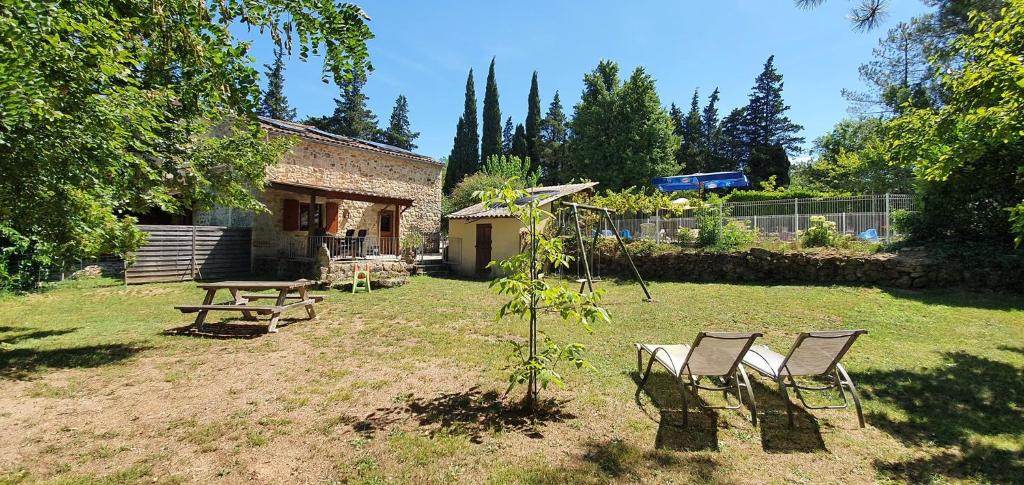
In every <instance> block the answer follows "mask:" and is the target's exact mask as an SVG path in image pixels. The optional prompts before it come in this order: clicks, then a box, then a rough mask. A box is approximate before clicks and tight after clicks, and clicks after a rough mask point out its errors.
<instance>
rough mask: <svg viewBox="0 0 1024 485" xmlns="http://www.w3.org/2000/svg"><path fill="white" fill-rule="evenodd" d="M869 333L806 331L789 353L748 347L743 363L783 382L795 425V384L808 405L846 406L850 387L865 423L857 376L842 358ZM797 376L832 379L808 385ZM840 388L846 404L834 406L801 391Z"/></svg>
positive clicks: (784, 399)
mask: <svg viewBox="0 0 1024 485" xmlns="http://www.w3.org/2000/svg"><path fill="white" fill-rule="evenodd" d="M865 333H868V332H867V330H836V331H828V332H805V333H801V334H800V335H798V336H797V338H796V342H794V343H793V347H792V348H791V349H790V350H789V354H787V355H782V354H780V353H778V352H775V351H773V350H772V349H769V348H768V347H767V346H765V345H756V346H753V347H751V348H750V350H749V351H747V353H746V355H745V356H744V357H743V364H744V365H745V366H747V367H750V368H751V369H753V370H754V371H757V372H758V373H760V374H761V375H764V376H765V377H770V378H771V379H773V380H774V381H775V382H776V383H777V384H778V385H779V393H781V394H782V400H783V401H784V402H785V403H786V415H787V417H788V418H789V425H790V426H793V408H794V406H795V405H794V404H793V402H792V401H790V399H789V393H788V392H787V390H786V389H787V388H792V389H793V391H794V392H795V393H796V396H797V398H799V399H800V402H801V403H803V405H804V407H806V408H808V409H843V408H846V407H848V406H849V402H848V401H847V398H846V391H847V390H849V391H850V396H851V397H852V398H853V405H854V408H856V410H857V419H858V420H859V421H860V426H861V427H862V428H863V427H864V413H863V411H861V407H860V396H859V395H858V394H857V388H856V387H854V385H853V380H852V379H850V375H849V374H847V373H846V369H844V368H843V365H842V364H840V363H839V361H840V360H841V359H842V358H843V356H844V355H846V351H848V350H850V346H851V345H853V342H854V341H855V340H857V337H858V336H860V335H862V334H865ZM797 377H825V378H828V379H829V382H828V384H827V385H825V386H816V387H815V386H805V385H801V384H798V383H797V381H796V378H797ZM830 389H837V390H839V395H840V396H841V397H842V404H840V405H833V406H811V405H809V404H807V401H805V400H804V397H803V395H802V394H800V391H826V390H830Z"/></svg>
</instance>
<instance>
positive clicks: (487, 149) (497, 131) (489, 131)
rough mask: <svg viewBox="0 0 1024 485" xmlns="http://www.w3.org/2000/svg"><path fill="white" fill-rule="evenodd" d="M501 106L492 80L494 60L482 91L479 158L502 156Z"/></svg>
mask: <svg viewBox="0 0 1024 485" xmlns="http://www.w3.org/2000/svg"><path fill="white" fill-rule="evenodd" d="M502 153H503V152H502V139H501V106H500V104H499V103H498V82H497V81H496V80H495V78H494V58H491V68H490V71H488V73H487V87H486V88H485V91H484V114H483V136H482V137H481V138H480V157H481V159H482V160H487V159H489V158H490V157H491V156H492V155H500V154H502Z"/></svg>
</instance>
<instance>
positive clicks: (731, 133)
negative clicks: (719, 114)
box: [718, 108, 749, 171]
mask: <svg viewBox="0 0 1024 485" xmlns="http://www.w3.org/2000/svg"><path fill="white" fill-rule="evenodd" d="M745 118H746V110H745V109H744V108H736V109H734V110H732V111H731V112H730V113H729V115H728V116H726V117H725V118H724V119H722V123H721V124H720V125H719V132H720V133H721V135H720V136H721V138H720V140H721V144H720V145H719V150H718V154H719V157H720V159H719V165H718V167H719V170H724V171H730V170H740V169H742V168H744V167H745V165H746V161H747V155H748V147H749V143H748V141H747V138H746V134H745V132H744V126H743V123H744V119H745Z"/></svg>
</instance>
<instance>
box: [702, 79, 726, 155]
mask: <svg viewBox="0 0 1024 485" xmlns="http://www.w3.org/2000/svg"><path fill="white" fill-rule="evenodd" d="M718 99H719V93H718V88H717V87H716V88H715V90H714V91H712V92H711V96H708V104H707V106H704V111H703V112H702V113H701V120H700V124H701V138H702V139H701V146H702V150H701V157H702V158H703V162H702V165H703V166H704V168H705V170H707V171H709V172H717V171H721V170H724V169H723V168H722V167H721V165H722V163H721V154H720V151H721V143H722V141H721V136H722V132H721V130H720V129H719V127H718Z"/></svg>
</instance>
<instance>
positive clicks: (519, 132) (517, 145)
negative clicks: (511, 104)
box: [512, 123, 535, 173]
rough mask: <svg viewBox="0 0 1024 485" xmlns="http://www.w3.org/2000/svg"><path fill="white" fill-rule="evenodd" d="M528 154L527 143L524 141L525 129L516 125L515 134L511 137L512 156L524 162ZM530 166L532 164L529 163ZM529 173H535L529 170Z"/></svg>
mask: <svg viewBox="0 0 1024 485" xmlns="http://www.w3.org/2000/svg"><path fill="white" fill-rule="evenodd" d="M528 153H529V143H527V141H526V129H525V128H523V124H522V123H519V124H518V125H516V133H515V135H512V156H513V157H519V158H520V159H522V160H526V157H527V156H528ZM531 164H532V162H531ZM530 173H535V172H533V171H532V170H531V172H530Z"/></svg>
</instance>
